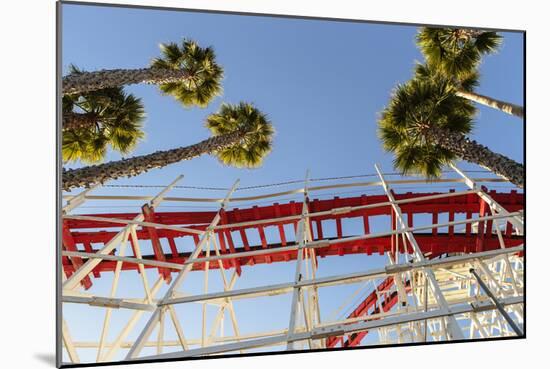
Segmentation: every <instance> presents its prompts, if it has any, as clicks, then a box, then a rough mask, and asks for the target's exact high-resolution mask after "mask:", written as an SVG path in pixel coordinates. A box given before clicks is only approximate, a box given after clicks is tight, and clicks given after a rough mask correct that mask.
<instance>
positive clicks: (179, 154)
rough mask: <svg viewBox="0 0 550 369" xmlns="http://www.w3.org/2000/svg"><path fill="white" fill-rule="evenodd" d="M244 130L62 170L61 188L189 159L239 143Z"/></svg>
mask: <svg viewBox="0 0 550 369" xmlns="http://www.w3.org/2000/svg"><path fill="white" fill-rule="evenodd" d="M245 134H246V132H243V131H235V132H232V133H228V134H226V135H221V136H214V137H210V138H208V139H206V140H204V141H201V142H199V143H197V144H194V145H191V146H186V147H180V148H177V149H172V150H166V151H157V152H154V153H152V154H148V155H142V156H135V157H133V158H129V159H122V160H117V161H111V162H108V163H104V164H99V165H90V166H87V167H83V168H77V169H70V170H65V169H63V175H62V177H63V178H62V188H63V190H65V191H68V190H70V189H72V188H77V187H89V186H91V185H93V184H96V183H104V182H105V181H108V180H111V179H117V178H121V177H133V176H137V175H139V174H141V173H144V172H147V171H148V170H150V169H154V168H162V167H165V166H167V165H169V164H173V163H177V162H180V161H183V160H190V159H193V158H196V157H198V156H201V155H204V154H212V153H214V152H216V151H218V150H221V149H225V148H227V147H230V146H233V145H235V144H237V143H239V142H240V141H241V140H242V139H243V137H244V136H245Z"/></svg>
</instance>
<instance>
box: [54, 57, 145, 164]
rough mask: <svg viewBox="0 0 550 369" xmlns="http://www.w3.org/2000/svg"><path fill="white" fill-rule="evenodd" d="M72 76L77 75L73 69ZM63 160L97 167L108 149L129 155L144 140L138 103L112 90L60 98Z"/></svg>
mask: <svg viewBox="0 0 550 369" xmlns="http://www.w3.org/2000/svg"><path fill="white" fill-rule="evenodd" d="M73 72H74V73H79V71H78V69H76V68H75V67H73ZM62 109H63V121H62V131H61V133H62V156H63V161H64V162H74V161H77V160H81V161H82V162H84V163H97V162H100V161H102V160H103V159H104V158H105V154H106V152H107V147H108V146H110V147H111V148H112V149H113V150H115V151H118V152H120V153H122V154H128V153H130V152H131V151H132V150H133V149H134V148H135V146H136V145H137V143H138V142H139V141H140V140H141V139H142V138H143V137H144V133H143V130H142V122H143V119H144V117H145V112H144V109H143V104H142V103H141V100H140V99H138V98H136V97H134V96H133V95H131V94H126V93H124V91H123V90H122V88H121V87H112V88H106V89H102V90H97V91H92V92H88V93H85V94H82V95H65V96H63V108H62Z"/></svg>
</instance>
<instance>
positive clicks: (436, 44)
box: [416, 27, 524, 118]
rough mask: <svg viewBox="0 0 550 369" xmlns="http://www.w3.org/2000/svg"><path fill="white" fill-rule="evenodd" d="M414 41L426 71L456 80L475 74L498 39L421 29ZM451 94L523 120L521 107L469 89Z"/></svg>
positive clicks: (484, 34) (483, 33)
mask: <svg viewBox="0 0 550 369" xmlns="http://www.w3.org/2000/svg"><path fill="white" fill-rule="evenodd" d="M416 40H417V44H418V46H419V47H420V49H421V50H422V53H423V54H424V57H425V58H426V62H427V64H428V65H429V66H430V68H432V69H436V70H437V72H438V73H441V74H443V75H445V76H446V77H448V78H449V79H453V80H455V81H460V80H462V79H464V78H469V76H470V75H471V74H472V73H476V69H477V67H478V66H479V63H480V62H481V57H482V56H483V55H485V54H490V53H494V52H496V51H497V50H498V47H499V46H500V44H501V42H502V37H501V36H500V35H498V34H497V33H496V32H486V31H481V30H473V29H465V28H433V27H421V28H420V30H419V32H418V34H417V36H416ZM455 93H456V94H457V95H458V96H460V97H462V98H465V99H468V100H471V101H474V102H476V103H478V104H481V105H485V106H488V107H491V108H494V109H498V110H500V111H502V112H504V113H507V114H511V115H515V116H518V117H520V118H523V117H524V111H523V107H521V106H518V105H515V104H512V103H509V102H506V101H502V100H498V99H494V98H492V97H489V96H485V95H481V94H477V93H475V92H474V91H472V90H470V91H467V90H463V89H457V90H456V91H455Z"/></svg>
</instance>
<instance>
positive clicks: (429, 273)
mask: <svg viewBox="0 0 550 369" xmlns="http://www.w3.org/2000/svg"><path fill="white" fill-rule="evenodd" d="M374 168H375V169H376V172H377V173H378V176H379V177H380V181H381V182H382V187H383V188H384V191H385V192H386V195H387V196H388V199H389V200H390V202H391V203H392V207H393V210H394V211H395V214H396V215H397V218H398V220H399V223H400V225H401V229H402V230H403V229H404V228H406V225H405V224H406V223H405V221H404V219H403V213H402V212H401V208H400V207H399V205H396V204H395V198H394V196H393V194H392V193H391V191H390V187H389V186H388V184H387V183H386V180H385V179H384V176H383V175H382V172H381V171H380V168H379V167H378V165H375V166H374ZM403 233H404V234H405V235H406V236H407V239H408V240H409V243H410V244H411V246H412V248H413V254H414V256H415V258H416V260H417V261H423V260H424V255H423V254H422V251H421V250H420V246H419V245H418V243H417V242H416V239H415V237H414V235H413V233H412V232H410V231H405V232H403ZM424 273H425V274H426V277H427V278H428V281H429V284H430V287H431V289H432V292H433V294H434V297H435V298H436V301H437V302H438V303H439V305H440V306H441V308H442V309H443V310H449V309H450V307H449V304H448V303H447V301H446V300H445V296H444V295H443V292H441V289H440V287H439V285H438V283H437V279H436V278H435V274H434V272H433V270H431V269H426V270H424ZM445 321H446V323H447V328H448V331H449V332H448V333H449V335H450V339H452V340H458V339H463V338H464V334H463V333H462V330H461V329H460V327H459V325H458V322H457V321H456V319H455V317H454V316H447V317H446V318H445Z"/></svg>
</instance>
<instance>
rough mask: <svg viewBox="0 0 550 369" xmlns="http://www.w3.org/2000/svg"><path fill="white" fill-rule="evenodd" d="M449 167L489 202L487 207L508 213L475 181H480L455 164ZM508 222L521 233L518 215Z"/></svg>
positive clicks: (521, 224) (520, 219)
mask: <svg viewBox="0 0 550 369" xmlns="http://www.w3.org/2000/svg"><path fill="white" fill-rule="evenodd" d="M450 167H451V168H452V169H454V170H455V171H456V172H457V173H458V174H459V175H460V176H461V177H462V178H464V183H466V185H467V186H468V187H469V188H470V189H472V190H476V191H477V192H478V195H479V197H481V199H482V200H484V201H485V202H486V203H487V204H489V207H491V208H492V209H494V210H496V211H497V212H498V213H499V214H504V215H509V214H510V213H509V212H508V211H507V210H506V209H504V208H503V207H502V206H501V205H500V204H499V203H498V202H496V201H495V200H494V199H493V198H492V197H491V196H490V195H489V194H487V193H485V192H484V191H483V190H482V189H481V188H480V187H479V186H478V185H477V183H476V182H477V181H479V182H481V180H479V179H477V180H476V179H471V178H470V177H468V176H467V175H466V174H465V173H464V172H463V171H461V170H460V169H458V168H457V167H456V166H455V165H453V164H451V165H450ZM508 221H509V222H510V223H512V224H513V225H514V227H516V228H517V229H518V230H519V231H520V232H521V234H523V232H524V230H523V219H522V217H519V216H513V217H510V219H508Z"/></svg>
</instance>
